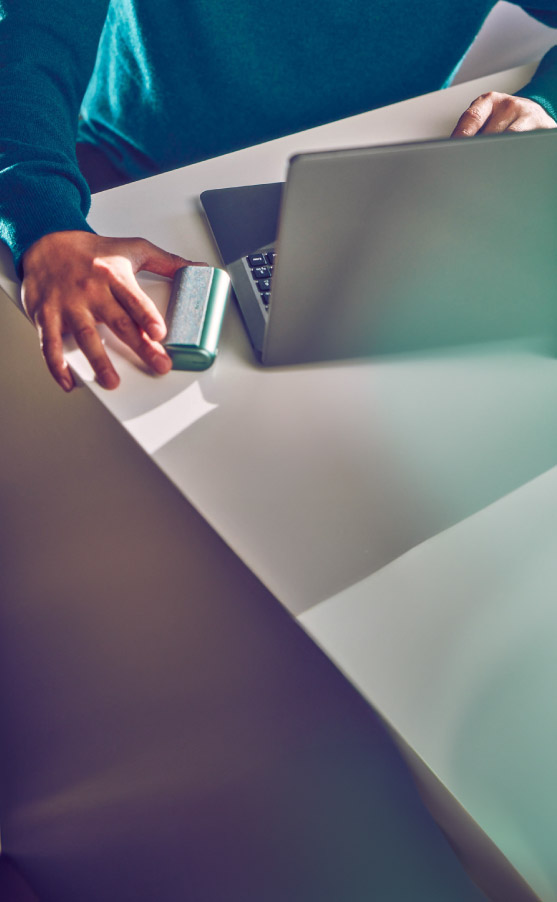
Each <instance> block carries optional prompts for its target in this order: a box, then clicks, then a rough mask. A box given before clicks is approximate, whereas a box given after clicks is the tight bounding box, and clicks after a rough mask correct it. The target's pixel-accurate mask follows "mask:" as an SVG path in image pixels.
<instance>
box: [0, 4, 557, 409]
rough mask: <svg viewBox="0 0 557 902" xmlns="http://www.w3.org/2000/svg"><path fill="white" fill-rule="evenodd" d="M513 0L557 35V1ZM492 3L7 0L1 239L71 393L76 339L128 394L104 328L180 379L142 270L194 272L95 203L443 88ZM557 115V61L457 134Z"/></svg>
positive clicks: (1, 28)
mask: <svg viewBox="0 0 557 902" xmlns="http://www.w3.org/2000/svg"><path fill="white" fill-rule="evenodd" d="M515 2H516V3H518V5H521V6H524V7H525V8H526V10H527V12H529V13H530V14H532V15H533V16H535V17H536V18H538V19H540V20H541V21H542V22H544V23H545V24H547V25H550V26H553V27H557V0H536V8H535V9H530V8H528V7H527V6H525V4H523V3H520V2H519V0H515ZM494 4H495V0H466V2H462V0H461V2H457V0H435V2H426V0H396V2H385V0H369V2H368V3H365V4H364V3H362V2H357V0H343V2H340V3H339V2H338V0H336V2H331V0H319V2H317V0H305V2H304V3H299V2H292V0H286V4H284V3H282V4H281V5H280V6H279V7H278V8H277V7H276V6H275V5H271V4H270V3H268V2H266V0H188V2H179V0H157V2H153V0H111V2H109V0H88V2H87V3H78V4H73V3H69V2H66V0H33V3H29V2H27V0H2V2H1V3H0V60H1V66H0V121H1V122H2V137H1V139H0V238H1V239H2V240H3V241H4V242H5V243H6V244H8V246H9V247H10V249H11V251H12V253H13V256H14V261H15V265H16V269H17V272H18V275H19V276H20V277H21V279H22V301H23V305H24V309H25V310H26V312H27V315H28V316H29V318H30V319H31V320H32V321H33V322H34V323H35V325H36V327H37V329H38V332H39V336H40V342H41V347H42V352H43V355H44V358H45V360H46V364H47V366H48V368H49V370H50V372H51V374H52V376H53V377H54V379H55V380H56V381H57V382H58V384H59V385H60V386H62V388H64V389H65V390H66V391H70V390H71V389H72V387H73V384H74V382H73V378H72V375H71V372H70V369H69V367H68V365H67V364H66V362H65V361H64V358H63V353H62V335H63V334H64V333H71V334H73V335H74V337H75V339H76V341H77V344H78V345H79V347H80V348H81V349H82V350H83V352H84V353H85V355H86V357H87V358H88V360H89V361H90V363H91V365H92V367H93V370H94V372H95V374H96V378H97V380H98V382H99V383H100V385H101V386H103V387H105V388H107V389H111V388H115V387H116V386H117V385H118V382H119V377H118V374H117V373H116V370H115V369H114V366H113V365H112V363H111V361H110V359H109V357H108V355H107V354H106V351H105V349H104V346H103V343H102V341H101V339H100V337H99V335H98V334H97V330H96V324H97V323H101V322H102V323H105V324H107V325H108V327H109V328H110V329H111V330H112V331H113V332H114V333H115V334H116V335H118V336H119V338H121V339H122V340H123V341H124V342H126V343H127V344H128V345H129V346H130V347H131V348H132V349H133V350H134V351H135V352H136V353H137V354H138V356H139V357H140V358H141V359H142V360H143V361H145V362H146V363H147V364H148V365H149V366H150V367H152V369H153V370H154V371H156V372H158V373H164V372H166V371H167V370H168V369H170V365H171V364H170V360H169V358H168V356H167V355H166V353H165V351H164V348H163V347H162V345H161V343H160V342H161V340H162V339H163V337H164V334H165V326H164V322H163V319H162V317H161V316H160V314H159V312H158V311H157V309H156V307H155V305H154V304H153V303H152V301H151V300H150V298H149V297H148V296H147V295H146V294H145V293H144V292H143V291H142V290H141V288H140V286H139V284H138V282H137V280H136V278H135V274H136V273H137V272H138V271H139V270H142V269H143V270H149V271H150V272H154V273H158V274H160V275H163V276H168V277H171V276H172V275H173V274H174V272H175V271H176V269H177V268H179V267H180V266H183V265H184V264H186V263H188V262H189V261H187V260H186V259H185V258H182V257H179V256H177V255H175V254H171V253H168V252H166V251H165V250H163V249H161V248H158V247H155V246H154V245H153V244H151V243H150V242H148V241H146V240H144V239H141V238H131V237H130V238H111V237H106V236H101V235H97V234H96V233H95V232H94V231H93V229H92V228H91V227H90V226H89V225H88V223H87V220H86V216H87V212H88V210H89V205H90V190H91V189H93V190H95V189H98V188H102V187H109V186H111V185H113V184H120V183H123V182H125V181H127V180H131V179H137V178H144V177H146V176H150V175H154V174H156V173H159V172H161V171H165V170H169V169H172V168H176V167H179V166H184V165H186V164H188V163H193V162H196V161H198V160H202V159H205V158H209V157H213V156H216V155H219V154H223V153H227V152H230V151H234V150H236V149H239V148H241V147H245V146H249V145H252V144H255V143H259V142H261V141H265V140H269V139H272V138H275V137H278V136H279V135H284V134H288V133H292V132H295V131H299V130H301V129H305V128H309V127H311V126H315V125H318V124H322V123H324V122H327V121H332V120H335V119H339V118H341V117H345V116H349V115H352V114H356V113H359V112H362V111H365V110H369V109H373V108H375V107H379V106H382V105H385V104H389V103H393V102H395V101H400V100H403V99H406V98H408V97H410V96H415V95H418V94H422V93H425V92H428V91H433V90H437V89H439V88H441V87H443V86H446V85H448V84H449V83H450V81H451V78H452V77H453V75H454V73H455V71H456V69H457V68H458V65H459V63H460V61H461V60H462V58H463V57H464V55H465V53H466V51H467V49H468V48H469V46H470V44H471V43H472V42H473V40H474V38H475V36H476V35H477V33H478V31H479V30H480V27H481V25H482V24H483V21H484V20H485V18H486V16H487V14H488V13H489V12H490V10H491V8H492V6H493V5H494ZM556 119H557V47H556V48H553V50H551V51H549V53H548V54H547V55H546V56H545V57H544V59H543V61H542V63H541V65H540V67H539V68H538V70H537V72H536V73H535V75H534V77H533V79H532V81H531V82H530V83H529V84H528V85H526V86H525V87H524V89H523V90H521V91H519V92H518V94H517V95H514V96H509V95H505V94H498V93H494V92H491V93H488V94H485V95H482V97H479V98H477V99H476V100H475V101H474V102H473V103H472V104H471V106H470V107H469V108H468V109H467V110H466V111H465V112H464V113H463V115H462V117H461V118H460V120H459V122H458V124H457V126H456V128H455V130H454V132H453V135H454V136H455V137H466V136H472V135H475V134H477V133H480V132H481V133H482V134H486V133H496V132H502V131H522V130H525V129H535V128H555V127H556V126H557V121H556ZM78 159H79V162H80V164H81V167H82V168H81V169H80V166H79V165H78ZM91 161H93V163H94V166H91ZM82 170H83V171H82ZM85 176H88V178H89V181H90V184H89V183H88V181H87V179H86V177H85Z"/></svg>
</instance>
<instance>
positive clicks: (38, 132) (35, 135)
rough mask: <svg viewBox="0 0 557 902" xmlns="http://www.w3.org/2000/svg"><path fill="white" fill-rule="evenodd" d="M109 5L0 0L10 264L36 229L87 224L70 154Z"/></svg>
mask: <svg viewBox="0 0 557 902" xmlns="http://www.w3.org/2000/svg"><path fill="white" fill-rule="evenodd" d="M107 5H108V0H88V2H87V3H86V4H76V5H74V4H72V3H67V2H63V0H50V2H46V0H33V3H29V2H28V0H4V3H3V5H2V6H3V12H2V13H0V16H1V18H0V61H1V67H0V123H1V132H0V238H2V240H4V241H5V242H6V243H7V244H8V245H9V246H10V248H11V249H12V252H13V254H14V259H15V261H16V264H18V263H19V261H20V258H21V256H22V254H23V253H24V251H25V250H26V248H27V247H29V246H30V245H31V244H32V243H33V242H34V241H36V240H37V239H38V238H40V237H41V236H42V235H45V234H48V233H50V232H53V231H60V230H64V229H88V226H87V224H86V222H85V216H86V215H87V212H88V209H89V203H90V195H89V191H88V187H87V184H86V182H85V180H84V179H83V177H82V176H81V173H80V171H79V168H78V166H77V162H76V160H75V139H76V130H77V119H78V112H79V107H80V104H81V99H82V96H83V94H84V91H85V88H86V86H87V83H88V81H89V78H90V75H91V72H92V69H93V66H94V61H95V56H96V49H97V45H98V40H99V36H100V33H101V30H102V26H103V22H104V19H105V15H106V9H107Z"/></svg>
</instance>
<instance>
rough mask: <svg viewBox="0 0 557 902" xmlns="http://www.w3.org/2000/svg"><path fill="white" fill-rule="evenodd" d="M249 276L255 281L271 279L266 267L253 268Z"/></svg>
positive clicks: (269, 271)
mask: <svg viewBox="0 0 557 902" xmlns="http://www.w3.org/2000/svg"><path fill="white" fill-rule="evenodd" d="M251 274H252V276H253V278H254V279H255V281H257V280H258V279H270V278H271V270H270V269H269V267H268V266H254V268H253V269H252V271H251Z"/></svg>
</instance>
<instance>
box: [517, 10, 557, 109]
mask: <svg viewBox="0 0 557 902" xmlns="http://www.w3.org/2000/svg"><path fill="white" fill-rule="evenodd" d="M511 2H513V3H515V4H516V5H517V6H521V7H522V9H524V11H525V12H527V13H528V15H529V16H533V17H534V18H535V19H538V21H540V22H543V24H544V25H548V26H549V27H550V28H557V0H538V3H539V5H540V7H541V8H538V7H536V8H535V9H534V8H531V7H529V6H526V5H525V4H524V3H521V2H520V0H511ZM555 39H556V41H557V32H556V34H555ZM515 93H516V94H517V95H518V96H519V97H527V98H528V99H529V100H534V101H535V102H536V103H539V104H540V106H541V107H543V108H544V110H545V111H546V113H548V114H549V115H550V116H552V118H553V119H555V120H556V121H557V47H552V48H551V50H549V51H548V52H547V53H546V54H545V56H544V58H543V59H542V61H541V63H540V65H539V66H538V68H537V70H536V73H535V75H534V77H533V78H532V79H531V81H529V82H528V84H527V85H525V87H524V88H522V90H520V91H516V92H515Z"/></svg>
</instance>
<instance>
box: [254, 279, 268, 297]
mask: <svg viewBox="0 0 557 902" xmlns="http://www.w3.org/2000/svg"><path fill="white" fill-rule="evenodd" d="M257 287H258V288H259V291H260V292H261V294H263V292H264V291H270V290H271V280H270V279H259V282H257Z"/></svg>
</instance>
